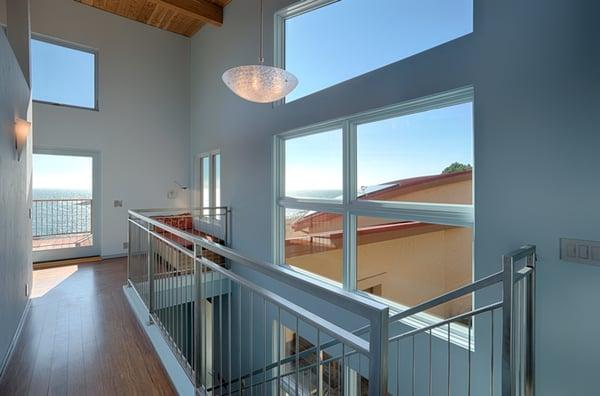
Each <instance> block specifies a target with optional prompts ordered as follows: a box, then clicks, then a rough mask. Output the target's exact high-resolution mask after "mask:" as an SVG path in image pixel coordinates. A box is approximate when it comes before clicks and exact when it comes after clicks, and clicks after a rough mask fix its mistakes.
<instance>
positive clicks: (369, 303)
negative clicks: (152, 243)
mask: <svg viewBox="0 0 600 396" xmlns="http://www.w3.org/2000/svg"><path fill="white" fill-rule="evenodd" d="M165 210H166V209H165ZM168 210H185V209H177V208H175V209H173V208H172V209H168ZM146 211H147V210H146ZM153 211H155V210H153ZM129 215H130V216H132V217H134V218H137V219H140V220H142V221H144V222H146V223H148V224H152V225H154V226H156V227H159V228H162V229H163V230H165V231H168V232H169V233H171V234H173V235H176V236H178V237H180V238H182V239H185V240H187V241H188V242H191V243H195V244H196V245H199V246H201V247H203V248H206V249H208V250H211V251H213V252H214V253H216V254H218V255H220V256H223V257H225V258H227V259H229V260H232V261H234V262H236V263H239V264H243V265H245V266H248V267H250V268H252V269H254V270H257V271H259V272H261V273H263V274H265V275H268V276H270V277H272V278H275V279H277V280H279V281H281V282H284V283H286V284H288V285H290V286H293V287H295V288H298V289H300V290H303V291H306V292H308V293H311V294H315V295H317V296H319V297H322V298H324V299H326V300H327V301H329V302H331V303H333V304H334V305H337V306H339V307H341V308H344V309H347V310H349V311H350V312H355V313H357V314H359V315H360V316H363V317H367V318H371V317H373V315H374V314H376V315H379V313H380V312H381V311H383V310H387V309H388V306H387V305H385V304H383V303H380V302H378V301H374V300H372V299H370V298H367V297H363V296H360V295H357V294H355V293H351V292H348V291H346V290H342V289H340V288H338V287H335V286H332V285H330V284H328V283H326V282H322V281H320V280H317V279H314V278H312V277H309V276H307V275H304V274H301V273H299V272H297V271H294V270H292V269H289V268H286V267H283V266H279V265H275V264H272V263H268V262H266V261H261V260H255V259H250V258H248V257H246V256H244V255H242V254H240V253H238V252H236V251H235V250H233V249H231V248H228V247H225V246H223V245H221V244H218V243H216V242H212V241H209V240H208V239H206V238H202V237H199V236H196V235H193V234H190V233H188V232H185V231H183V230H180V229H178V228H176V227H172V226H169V225H167V224H164V223H162V222H160V221H158V220H156V219H152V218H151V217H148V216H145V215H143V214H141V213H140V210H129Z"/></svg>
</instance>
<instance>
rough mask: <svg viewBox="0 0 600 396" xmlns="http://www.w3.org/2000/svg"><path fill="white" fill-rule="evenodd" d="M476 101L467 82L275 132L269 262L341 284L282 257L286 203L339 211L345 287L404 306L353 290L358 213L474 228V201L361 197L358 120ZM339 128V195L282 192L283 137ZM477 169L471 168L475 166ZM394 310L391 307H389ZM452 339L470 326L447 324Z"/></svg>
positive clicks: (458, 340)
mask: <svg viewBox="0 0 600 396" xmlns="http://www.w3.org/2000/svg"><path fill="white" fill-rule="evenodd" d="M472 102H474V89H473V87H471V86H468V87H464V88H459V89H455V90H452V91H448V92H444V93H440V94H436V95H432V96H428V97H424V98H419V99H415V100H410V101H406V102H403V103H400V104H397V105H392V106H387V107H384V108H380V109H376V110H370V111H366V112H363V113H359V114H356V115H352V116H349V117H344V118H340V119H337V120H333V121H327V122H323V123H319V124H315V125H311V126H307V127H302V128H298V129H294V130H291V131H288V132H284V133H281V134H279V135H276V136H275V137H274V141H273V169H274V171H273V195H272V198H273V216H272V218H273V227H272V229H273V236H272V241H273V244H272V257H273V262H274V263H276V264H278V265H283V266H285V267H291V268H293V269H295V270H297V271H298V272H301V273H303V274H307V275H309V276H312V277H314V278H316V279H320V280H322V281H325V282H328V283H330V284H332V285H336V286H338V287H339V286H340V283H339V282H334V281H331V280H329V279H325V278H323V277H321V276H318V275H315V274H311V273H309V272H307V271H303V270H301V269H298V268H295V267H292V266H289V265H287V264H286V263H285V209H286V208H288V209H309V210H316V211H323V212H331V213H338V214H342V215H343V216H344V220H343V263H342V265H343V288H344V289H346V290H349V291H352V292H356V293H359V294H361V295H366V296H368V297H370V298H373V299H375V300H377V301H379V302H384V303H385V304H387V305H389V306H390V308H391V309H390V312H391V314H393V313H397V312H402V311H404V310H406V309H407V307H405V306H403V305H400V304H397V303H395V302H392V301H390V300H386V299H383V298H380V297H376V296H372V295H369V294H367V293H364V292H361V291H359V290H357V288H356V285H357V281H356V249H355V247H356V240H355V239H356V218H357V216H377V217H382V218H387V219H401V220H416V221H423V222H427V223H433V224H444V225H453V226H459V227H469V228H471V229H474V223H475V221H474V206H473V205H455V204H436V203H415V202H401V201H360V200H357V199H356V198H357V188H356V179H355V178H354V177H353V175H356V166H357V165H356V162H357V158H356V157H357V147H356V136H357V126H358V125H359V124H364V123H368V122H374V121H379V120H383V119H387V118H392V117H399V116H403V115H409V114H414V113H421V112H424V111H428V110H433V109H439V108H444V107H448V106H452V105H458V104H463V103H472ZM333 129H341V130H342V134H343V200H342V201H339V200H333V199H331V200H330V199H311V198H292V197H286V196H285V141H286V140H288V139H291V138H297V137H300V136H307V135H312V134H316V133H320V132H325V131H331V130H333ZM474 172H475V170H474ZM392 312H393V313H392ZM439 320H440V319H439V318H437V317H435V316H433V315H429V314H426V313H421V314H417V315H414V316H413V317H412V318H409V319H406V320H403V321H402V322H403V323H405V324H407V325H409V326H412V327H415V328H419V327H423V326H427V325H432V324H434V323H436V322H438V321H439ZM436 330H439V331H434V332H433V334H434V335H436V336H438V337H440V338H443V339H447V332H446V331H445V330H442V329H436ZM473 333H474V332H472V336H471V345H470V346H471V349H473V346H474V334H473ZM451 342H452V343H454V344H456V345H458V346H461V347H463V348H464V347H466V346H467V345H469V342H468V330H467V328H466V327H465V326H462V325H460V324H454V325H453V326H452V327H451Z"/></svg>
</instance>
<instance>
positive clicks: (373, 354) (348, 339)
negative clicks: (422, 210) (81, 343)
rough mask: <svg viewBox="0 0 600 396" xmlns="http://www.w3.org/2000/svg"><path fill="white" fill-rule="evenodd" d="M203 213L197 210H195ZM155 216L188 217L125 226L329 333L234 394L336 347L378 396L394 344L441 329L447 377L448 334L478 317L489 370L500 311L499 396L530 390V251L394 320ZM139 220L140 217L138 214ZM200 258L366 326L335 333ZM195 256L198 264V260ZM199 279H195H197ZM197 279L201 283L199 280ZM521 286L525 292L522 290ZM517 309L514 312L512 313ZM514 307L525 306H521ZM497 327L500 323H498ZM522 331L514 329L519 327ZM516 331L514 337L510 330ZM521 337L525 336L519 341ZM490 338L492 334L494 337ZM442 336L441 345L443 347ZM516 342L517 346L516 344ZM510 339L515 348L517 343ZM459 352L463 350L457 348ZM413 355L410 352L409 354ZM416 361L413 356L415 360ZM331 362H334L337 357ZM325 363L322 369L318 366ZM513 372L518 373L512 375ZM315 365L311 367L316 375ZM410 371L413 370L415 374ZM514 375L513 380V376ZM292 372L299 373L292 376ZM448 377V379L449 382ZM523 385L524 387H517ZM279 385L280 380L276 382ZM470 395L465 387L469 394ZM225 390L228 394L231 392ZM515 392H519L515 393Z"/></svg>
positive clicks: (381, 307) (368, 304) (134, 216)
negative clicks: (365, 370)
mask: <svg viewBox="0 0 600 396" xmlns="http://www.w3.org/2000/svg"><path fill="white" fill-rule="evenodd" d="M201 210H202V209H201ZM161 211H183V212H186V211H187V212H189V211H190V209H186V208H183V209H154V210H141V211H135V210H131V211H129V216H130V219H129V221H130V222H132V223H134V224H136V225H137V226H138V227H141V228H143V229H145V230H146V231H147V232H148V235H149V236H152V237H154V238H157V239H158V240H161V241H162V242H164V243H166V244H167V245H169V246H171V247H172V248H174V249H177V250H180V251H182V252H184V251H185V252H184V254H185V255H186V256H188V257H195V260H194V261H195V262H197V263H200V265H202V266H204V267H205V268H207V269H209V270H210V271H212V272H214V273H217V274H220V275H221V276H223V277H225V278H227V279H229V280H230V281H234V282H236V283H238V284H239V285H242V286H243V287H245V288H247V289H249V290H251V291H252V292H253V293H255V294H256V295H259V296H262V298H263V299H264V300H265V301H266V300H268V301H270V302H271V303H273V304H274V305H276V306H279V307H280V308H282V309H284V310H288V311H289V312H291V313H292V314H293V315H295V316H297V317H301V318H302V320H303V321H306V322H307V323H309V324H311V325H313V326H315V327H316V328H318V329H321V330H322V331H323V332H324V333H328V334H329V335H330V336H332V337H333V338H334V339H333V340H330V341H327V342H324V343H322V342H320V341H317V343H316V344H315V345H314V346H312V347H310V348H308V349H306V350H303V351H302V352H300V351H297V352H296V353H295V354H294V355H290V356H287V357H284V358H280V359H278V360H277V361H276V362H274V363H268V364H267V362H265V365H264V367H263V368H262V369H258V370H253V369H251V371H250V372H248V373H246V374H243V375H242V374H240V377H239V379H238V380H239V384H240V385H239V386H240V387H242V386H246V385H243V384H242V379H244V378H245V379H247V378H250V381H251V383H252V379H251V378H252V377H254V376H255V375H260V374H261V373H262V374H263V375H265V381H266V374H265V373H266V372H267V370H270V369H275V368H277V372H278V373H279V374H280V368H281V365H282V364H286V363H292V364H293V363H294V361H295V362H298V359H299V358H300V357H302V356H308V355H310V354H314V353H317V354H319V351H323V350H325V349H327V348H331V347H333V346H335V345H338V344H340V343H341V344H342V345H347V346H349V347H351V348H354V349H355V351H351V352H349V353H348V354H347V355H346V357H348V356H350V355H355V354H357V353H358V354H364V355H365V356H367V357H368V358H369V360H370V367H369V371H370V372H377V373H379V372H381V373H382V375H380V376H376V377H374V378H377V381H378V384H375V385H374V386H373V387H371V386H370V387H369V391H370V394H371V392H375V394H378V393H380V391H383V390H385V389H386V388H387V384H386V382H387V374H384V372H387V367H388V365H387V349H388V348H389V346H388V344H391V343H393V342H395V343H398V345H399V342H400V341H401V340H405V339H409V340H410V339H412V342H413V345H414V338H415V337H416V336H417V335H420V334H425V335H428V336H429V340H430V341H429V342H430V343H431V336H432V334H433V332H436V335H437V334H438V332H440V331H445V330H441V329H440V328H441V327H442V326H446V327H445V328H447V337H448V338H447V343H448V373H449V372H450V344H451V341H450V334H451V333H450V326H451V325H453V324H455V323H456V322H460V321H463V320H464V319H469V320H471V321H473V320H475V318H476V317H478V316H481V315H482V314H484V313H490V314H491V326H490V328H491V331H492V337H491V340H492V342H491V344H492V346H491V348H492V349H491V355H492V362H493V356H494V347H493V339H494V312H495V311H498V310H501V311H502V315H503V321H502V328H503V330H502V332H501V333H500V335H501V337H502V345H503V347H502V394H503V395H514V394H525V395H532V394H533V389H534V384H533V364H534V359H533V352H534V342H533V341H534V340H533V335H534V331H533V319H534V294H535V293H534V285H535V282H534V280H535V278H534V273H535V271H534V269H535V253H536V250H535V246H530V245H527V246H523V247H522V248H520V249H517V250H515V251H512V252H510V253H509V254H507V255H505V256H503V265H504V268H503V270H502V271H500V272H496V273H493V274H491V275H489V276H486V277H484V278H482V279H479V280H477V281H475V282H473V283H471V284H468V285H465V286H462V287H459V288H457V289H454V290H452V291H449V292H447V293H445V294H443V295H440V296H438V297H435V298H432V299H430V300H428V301H425V302H423V303H421V304H419V305H417V306H414V307H412V308H409V309H406V310H404V311H402V312H398V313H395V314H393V315H391V316H389V310H388V307H387V306H386V305H385V304H383V303H380V302H378V301H374V300H372V299H370V298H368V297H365V296H361V295H358V294H355V293H351V292H348V291H345V290H341V289H339V288H337V287H335V286H332V285H330V284H327V283H325V282H321V281H318V280H315V279H313V278H311V277H308V276H306V275H304V274H301V273H299V272H296V271H294V270H291V269H289V268H286V267H284V266H276V265H274V264H271V263H267V262H264V261H260V260H253V259H250V258H248V257H245V256H243V255H242V254H240V253H238V252H236V251H235V250H233V249H231V248H229V247H226V246H223V245H221V244H219V243H215V242H213V241H210V240H209V239H207V238H203V237H200V236H197V235H193V234H190V233H188V232H185V231H183V230H180V229H178V228H176V227H173V226H170V225H168V224H165V223H163V222H160V221H158V220H156V219H153V218H152V217H150V216H147V215H146V214H150V213H152V212H154V213H156V212H161ZM142 213H144V214H142ZM157 228H159V229H161V230H164V231H166V232H168V233H169V234H172V235H173V236H177V237H179V238H181V239H183V240H185V241H187V242H189V243H190V244H192V245H193V246H194V249H193V252H194V253H193V255H192V256H190V254H191V251H190V250H189V247H187V248H186V247H183V246H181V245H179V244H177V243H176V242H174V241H171V240H169V239H168V238H165V237H164V236H163V235H161V234H160V233H159V232H155V231H153V229H157ZM204 250H207V251H210V252H212V253H215V254H217V255H219V256H222V257H224V258H226V259H228V260H230V261H231V262H235V263H238V264H240V265H242V266H244V267H247V268H250V269H253V270H256V271H258V272H260V273H262V274H264V275H266V276H268V277H269V278H270V279H274V280H277V281H281V282H282V283H285V284H287V285H290V286H293V287H294V288H297V289H299V290H302V291H305V292H308V293H310V294H313V295H315V296H317V297H319V298H321V299H324V300H327V301H328V302H330V303H332V304H333V305H336V306H338V307H341V308H344V309H346V310H348V311H350V312H353V313H355V314H358V315H360V316H362V317H364V318H366V319H368V320H369V325H367V326H363V327H361V328H359V329H356V330H354V331H348V330H346V329H344V328H341V327H339V326H337V325H335V324H333V323H331V322H330V321H328V320H325V319H323V318H321V317H319V316H317V315H315V314H313V313H312V312H310V311H308V310H306V309H304V308H302V307H300V306H299V305H297V304H295V303H293V302H291V301H289V300H287V299H285V298H283V297H282V296H280V295H278V294H276V293H273V292H271V291H270V290H267V289H265V288H263V287H261V286H258V285H256V284H254V283H252V282H250V281H248V280H247V279H245V278H243V277H242V276H240V275H239V274H236V273H235V272H233V271H232V270H230V269H228V268H223V267H221V266H219V265H218V264H217V263H215V262H213V261H211V260H209V259H207V258H206V257H202V255H203V252H204ZM197 253H199V254H200V256H197V255H196V254H197ZM522 259H527V264H526V265H525V267H523V268H516V262H518V261H520V260H522ZM200 273H201V272H200ZM200 276H201V275H200ZM499 284H502V285H503V291H504V293H503V296H502V298H501V299H500V301H498V302H495V303H492V304H489V305H486V306H483V307H479V308H476V309H473V310H470V311H469V312H466V313H462V314H459V315H455V316H453V317H451V318H449V319H446V320H441V321H439V322H436V323H434V324H428V325H426V326H423V327H419V328H415V329H412V330H409V331H406V332H403V333H401V334H393V335H392V336H391V337H388V334H387V332H388V330H389V329H388V325H389V324H390V323H394V322H399V321H402V320H404V319H406V318H408V317H411V316H413V315H417V314H419V313H423V312H425V311H427V310H429V309H431V308H434V307H436V306H439V305H441V304H444V303H447V302H449V301H451V300H455V299H457V298H460V297H463V296H466V295H468V294H472V293H475V292H478V291H481V290H482V289H484V288H487V287H490V286H493V285H499ZM516 284H519V289H518V290H514V288H515V285H516ZM524 285H526V287H525V286H524ZM521 292H522V293H526V294H518V293H521ZM515 304H517V305H515ZM518 304H521V305H522V304H525V305H524V306H521V305H518ZM496 323H497V324H499V322H496ZM519 326H520V327H519ZM517 328H518V330H516V329H517ZM367 331H370V332H371V335H370V338H369V340H368V341H367V340H365V339H363V338H361V337H360V335H362V334H364V333H366V332H367ZM471 331H472V330H471V326H469V341H468V347H467V351H468V353H469V367H470V364H471V363H470V350H471V345H472V344H471V341H472V339H471ZM515 331H519V332H520V333H519V334H516V333H515ZM522 333H523V334H522ZM496 335H498V333H497V332H496ZM445 337H446V336H445V335H444V339H445ZM515 337H517V338H515ZM515 339H516V341H515ZM461 345H462V344H461ZM413 349H414V347H413ZM413 353H414V352H413ZM331 359H339V356H338V357H337V358H336V357H334V358H331ZM343 359H344V355H343V354H342V360H343ZM323 363H327V362H324V361H321V364H323ZM517 364H518V367H517ZM413 365H414V357H413ZM493 365H494V364H493V363H492V368H491V370H492V374H491V375H492V378H493V370H494V368H493ZM318 366H319V363H317V367H318ZM413 370H414V367H413ZM518 370H524V371H519V373H518V374H519V375H517V371H518ZM297 371H298V370H297ZM448 375H450V374H448ZM522 378H524V379H522ZM238 380H236V379H234V380H233V381H232V380H231V379H230V380H229V385H228V386H229V387H231V384H232V383H235V382H236V381H238ZM278 381H279V379H278ZM470 383H471V382H470V371H469V384H470ZM223 386H224V385H223V384H222V383H219V384H216V383H214V382H213V383H212V385H211V389H213V390H214V389H216V388H221V387H223ZM493 386H494V384H493V381H492V384H491V387H492V388H493ZM448 389H450V379H448ZM469 389H470V387H469ZM230 390H231V389H230ZM517 390H518V392H517Z"/></svg>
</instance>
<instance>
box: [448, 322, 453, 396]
mask: <svg viewBox="0 0 600 396" xmlns="http://www.w3.org/2000/svg"><path fill="white" fill-rule="evenodd" d="M451 324H452V323H448V396H450V375H451V371H450V369H451V368H450V348H451V346H452V343H451V342H450V325H451Z"/></svg>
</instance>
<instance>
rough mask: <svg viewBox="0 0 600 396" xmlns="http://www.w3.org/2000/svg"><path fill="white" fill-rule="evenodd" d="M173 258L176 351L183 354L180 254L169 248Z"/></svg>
mask: <svg viewBox="0 0 600 396" xmlns="http://www.w3.org/2000/svg"><path fill="white" fill-rule="evenodd" d="M169 251H170V252H171V256H172V257H173V265H174V266H175V332H174V333H175V334H174V337H173V338H174V339H175V350H176V351H177V350H179V352H180V354H181V349H180V346H181V338H180V337H181V304H180V302H181V295H180V294H181V286H180V284H179V283H180V281H181V276H180V275H179V252H178V251H177V250H176V249H174V248H173V247H169ZM177 358H178V359H179V356H177Z"/></svg>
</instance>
